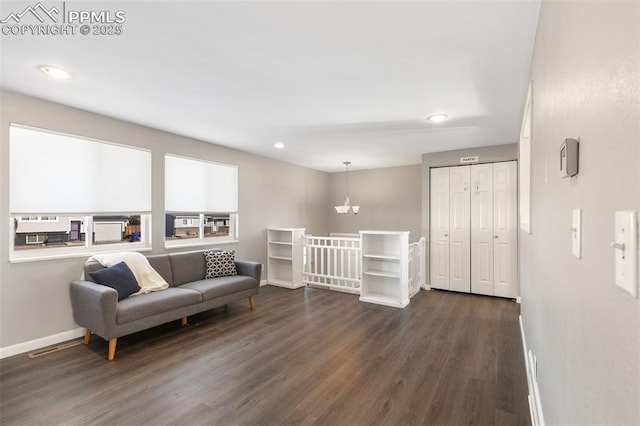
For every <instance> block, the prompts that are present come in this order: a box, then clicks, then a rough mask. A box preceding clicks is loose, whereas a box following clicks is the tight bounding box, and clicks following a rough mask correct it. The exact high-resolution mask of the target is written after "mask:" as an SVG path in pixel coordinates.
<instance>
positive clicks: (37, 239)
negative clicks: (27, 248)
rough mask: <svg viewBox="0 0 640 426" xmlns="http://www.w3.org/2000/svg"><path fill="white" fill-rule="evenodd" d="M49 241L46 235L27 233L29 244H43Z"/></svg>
mask: <svg viewBox="0 0 640 426" xmlns="http://www.w3.org/2000/svg"><path fill="white" fill-rule="evenodd" d="M45 241H47V236H46V235H27V241H26V243H27V244H42V243H44V242H45Z"/></svg>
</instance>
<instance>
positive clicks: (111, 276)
mask: <svg viewBox="0 0 640 426" xmlns="http://www.w3.org/2000/svg"><path fill="white" fill-rule="evenodd" d="M89 275H91V278H93V279H94V281H95V282H96V283H98V284H102V285H106V286H107V287H111V288H115V289H116V291H117V292H118V300H122V299H126V298H127V297H129V296H131V295H132V294H133V293H135V292H136V291H139V290H140V286H139V285H138V281H137V280H136V277H135V276H134V275H133V272H131V269H129V267H128V266H127V264H126V263H124V262H120V263H117V264H115V265H113V266H110V267H108V268H104V269H100V270H99V271H95V272H91V273H90V274H89Z"/></svg>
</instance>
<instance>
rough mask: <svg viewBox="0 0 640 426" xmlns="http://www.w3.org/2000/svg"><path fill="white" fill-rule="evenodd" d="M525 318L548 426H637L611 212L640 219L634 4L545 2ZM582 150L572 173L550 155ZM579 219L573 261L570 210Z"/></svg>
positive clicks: (639, 397)
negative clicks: (578, 252) (573, 142)
mask: <svg viewBox="0 0 640 426" xmlns="http://www.w3.org/2000/svg"><path fill="white" fill-rule="evenodd" d="M531 74H532V77H531V78H532V80H533V139H532V145H531V146H532V175H531V182H532V188H531V189H532V191H531V194H532V199H531V207H532V211H531V213H532V216H531V229H532V234H531V235H528V234H524V233H522V232H521V233H520V241H521V276H522V278H521V281H522V317H523V322H524V326H525V335H526V338H527V344H528V345H529V348H530V349H531V350H532V351H533V353H534V354H535V355H536V356H537V359H538V370H537V371H538V383H539V386H540V393H541V399H542V408H543V411H544V416H545V420H546V423H547V424H549V425H560V424H562V425H586V424H608V425H609V424H610V425H614V424H615V425H623V424H625V425H632V424H633V425H638V424H640V300H639V299H634V298H632V297H630V296H629V295H628V294H627V293H625V292H623V291H622V290H621V289H619V288H617V287H616V285H615V283H614V257H613V256H614V254H613V249H612V248H611V247H610V246H609V243H610V242H611V241H612V240H613V229H614V212H615V211H616V210H627V209H629V210H640V167H639V165H640V162H639V147H640V86H639V84H640V83H639V82H640V3H638V2H613V1H612V2H582V1H581V2H543V4H542V9H541V12H540V22H539V27H538V33H537V37H536V44H535V49H534V57H533V65H532V73H531ZM568 137H573V138H575V137H579V138H580V172H579V174H578V175H577V176H576V177H575V178H572V179H561V178H560V177H559V175H558V163H559V160H558V148H559V146H560V143H561V142H562V141H563V140H564V139H565V138H568ZM574 208H582V209H583V212H582V223H583V230H582V241H583V243H582V244H583V246H582V250H583V251H582V259H576V258H574V257H572V256H571V233H570V231H569V230H568V228H569V226H570V223H571V210H572V209H574Z"/></svg>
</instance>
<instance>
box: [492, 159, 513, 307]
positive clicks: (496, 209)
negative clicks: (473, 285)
mask: <svg viewBox="0 0 640 426" xmlns="http://www.w3.org/2000/svg"><path fill="white" fill-rule="evenodd" d="M517 176H518V169H517V166H516V162H515V161H509V162H506V163H496V164H494V165H493V232H494V241H493V265H494V267H493V276H494V278H493V294H494V295H496V296H501V297H517V296H518V282H517V277H518V259H517V253H518V248H517V247H518V232H517V230H518V224H517V220H518V210H517V205H518V204H517V199H518V190H517Z"/></svg>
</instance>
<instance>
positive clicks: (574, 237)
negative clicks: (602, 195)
mask: <svg viewBox="0 0 640 426" xmlns="http://www.w3.org/2000/svg"><path fill="white" fill-rule="evenodd" d="M571 254H572V255H574V256H575V257H577V258H578V259H580V258H582V209H573V220H572V221H571Z"/></svg>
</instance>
